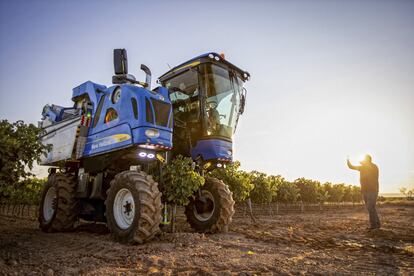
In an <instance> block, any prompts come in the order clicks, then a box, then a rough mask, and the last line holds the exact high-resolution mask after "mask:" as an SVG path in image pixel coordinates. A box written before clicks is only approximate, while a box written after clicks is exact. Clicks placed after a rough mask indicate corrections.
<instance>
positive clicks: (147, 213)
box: [105, 171, 162, 244]
mask: <svg viewBox="0 0 414 276" xmlns="http://www.w3.org/2000/svg"><path fill="white" fill-rule="evenodd" d="M107 195H108V196H107V199H106V201H105V205H106V219H107V224H108V228H109V231H110V232H111V236H112V238H113V239H114V240H115V241H118V242H121V243H140V244H141V243H144V242H146V241H148V240H150V239H152V238H153V237H154V236H155V235H156V234H157V233H158V232H159V231H160V229H159V225H160V223H161V210H162V204H161V193H160V191H159V190H158V183H157V182H155V181H154V179H153V178H152V176H151V175H147V174H146V173H145V172H142V171H139V172H138V171H124V172H121V173H119V174H117V175H116V176H115V178H114V179H113V180H112V181H111V186H110V188H109V189H108V191H107Z"/></svg>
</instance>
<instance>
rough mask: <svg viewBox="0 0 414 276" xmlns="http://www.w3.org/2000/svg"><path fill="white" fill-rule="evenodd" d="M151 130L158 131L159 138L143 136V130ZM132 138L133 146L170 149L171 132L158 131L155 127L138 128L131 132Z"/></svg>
mask: <svg viewBox="0 0 414 276" xmlns="http://www.w3.org/2000/svg"><path fill="white" fill-rule="evenodd" d="M149 128H152V129H158V131H159V132H160V136H159V137H157V138H148V137H147V136H146V135H145V130H147V129H149ZM132 133H133V136H134V144H151V145H159V146H163V147H167V148H172V132H171V131H168V130H163V129H159V128H156V127H139V128H134V129H133V130H132Z"/></svg>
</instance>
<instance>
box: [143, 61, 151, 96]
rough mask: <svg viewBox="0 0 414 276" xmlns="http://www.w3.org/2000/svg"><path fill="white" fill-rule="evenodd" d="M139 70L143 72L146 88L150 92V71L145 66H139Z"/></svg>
mask: <svg viewBox="0 0 414 276" xmlns="http://www.w3.org/2000/svg"><path fill="white" fill-rule="evenodd" d="M141 70H142V71H144V72H145V83H146V84H147V85H146V88H147V89H148V90H151V70H150V69H149V68H148V67H147V66H146V65H145V64H141Z"/></svg>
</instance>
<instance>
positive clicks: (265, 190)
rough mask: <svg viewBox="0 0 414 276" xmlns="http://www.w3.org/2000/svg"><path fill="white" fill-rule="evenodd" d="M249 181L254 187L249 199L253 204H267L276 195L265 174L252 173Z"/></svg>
mask: <svg viewBox="0 0 414 276" xmlns="http://www.w3.org/2000/svg"><path fill="white" fill-rule="evenodd" d="M250 180H251V182H252V184H253V185H254V189H253V190H252V192H251V199H252V201H253V202H255V203H269V202H271V201H272V198H273V196H274V195H276V189H275V187H273V186H272V182H271V180H270V179H269V177H268V176H267V175H266V174H265V173H261V172H258V171H252V172H251V173H250Z"/></svg>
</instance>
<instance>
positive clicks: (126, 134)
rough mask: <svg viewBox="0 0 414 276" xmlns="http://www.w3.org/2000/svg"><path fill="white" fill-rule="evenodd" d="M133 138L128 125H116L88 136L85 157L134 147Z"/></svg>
mask: <svg viewBox="0 0 414 276" xmlns="http://www.w3.org/2000/svg"><path fill="white" fill-rule="evenodd" d="M132 141H133V137H132V133H131V128H130V127H129V125H128V124H121V125H116V126H114V127H111V128H107V129H106V130H104V131H101V132H99V133H97V134H92V135H90V136H88V139H87V141H86V146H85V150H84V157H87V156H90V155H95V154H101V153H106V152H110V151H112V150H115V149H119V148H124V147H127V146H130V145H132Z"/></svg>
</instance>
